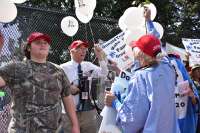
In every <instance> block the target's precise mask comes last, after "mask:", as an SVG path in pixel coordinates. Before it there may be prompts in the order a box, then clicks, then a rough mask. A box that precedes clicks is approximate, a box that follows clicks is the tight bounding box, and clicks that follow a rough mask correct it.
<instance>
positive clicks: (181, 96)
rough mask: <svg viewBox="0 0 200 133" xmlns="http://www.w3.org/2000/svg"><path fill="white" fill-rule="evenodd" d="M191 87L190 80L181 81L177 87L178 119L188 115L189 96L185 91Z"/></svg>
mask: <svg viewBox="0 0 200 133" xmlns="http://www.w3.org/2000/svg"><path fill="white" fill-rule="evenodd" d="M189 89H190V87H189V82H188V81H187V80H186V81H182V82H179V83H178V84H177V87H175V104H176V116H177V117H178V119H182V118H184V117H185V116H186V113H187V103H188V96H187V95H185V92H188V90H189Z"/></svg>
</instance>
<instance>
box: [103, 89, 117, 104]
mask: <svg viewBox="0 0 200 133" xmlns="http://www.w3.org/2000/svg"><path fill="white" fill-rule="evenodd" d="M105 93H106V95H105V98H104V104H105V105H107V106H112V102H113V100H115V99H116V96H115V95H114V94H113V93H112V92H111V91H105Z"/></svg>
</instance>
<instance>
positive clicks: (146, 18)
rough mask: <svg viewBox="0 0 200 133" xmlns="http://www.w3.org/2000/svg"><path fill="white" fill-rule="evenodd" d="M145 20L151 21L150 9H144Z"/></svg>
mask: <svg viewBox="0 0 200 133" xmlns="http://www.w3.org/2000/svg"><path fill="white" fill-rule="evenodd" d="M143 15H144V18H145V20H146V21H149V20H151V10H150V9H149V8H148V7H144V14H143Z"/></svg>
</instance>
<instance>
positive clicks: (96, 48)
mask: <svg viewBox="0 0 200 133" xmlns="http://www.w3.org/2000/svg"><path fill="white" fill-rule="evenodd" d="M94 53H95V55H96V56H97V58H98V59H99V60H103V54H104V52H103V50H102V48H101V47H99V45H98V44H94Z"/></svg>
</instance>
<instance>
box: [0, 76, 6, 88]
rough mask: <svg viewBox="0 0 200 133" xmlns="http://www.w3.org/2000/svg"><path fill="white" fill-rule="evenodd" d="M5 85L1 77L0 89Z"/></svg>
mask: <svg viewBox="0 0 200 133" xmlns="http://www.w3.org/2000/svg"><path fill="white" fill-rule="evenodd" d="M5 85H6V82H5V81H4V79H3V78H2V77H0V87H3V86H5Z"/></svg>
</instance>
